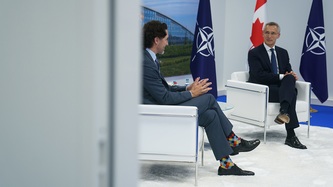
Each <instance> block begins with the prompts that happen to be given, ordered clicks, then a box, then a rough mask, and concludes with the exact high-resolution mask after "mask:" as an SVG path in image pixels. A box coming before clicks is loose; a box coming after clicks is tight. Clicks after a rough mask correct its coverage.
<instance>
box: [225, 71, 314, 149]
mask: <svg viewBox="0 0 333 187" xmlns="http://www.w3.org/2000/svg"><path fill="white" fill-rule="evenodd" d="M248 79H249V73H248V72H245V71H241V72H234V73H232V74H231V80H227V85H226V88H227V103H228V104H230V105H232V106H234V108H233V111H232V112H231V114H230V116H229V118H230V119H232V120H236V121H240V122H244V123H248V124H252V125H256V126H259V127H262V128H264V143H266V131H267V129H268V128H269V126H271V125H275V124H276V123H275V122H274V119H275V117H276V116H277V115H278V114H279V110H280V104H279V103H271V102H268V98H269V97H268V94H269V87H268V86H266V85H261V84H254V83H249V82H247V81H248ZM310 87H311V84H310V83H308V82H304V81H296V88H297V90H298V95H297V101H296V113H297V116H298V120H299V122H306V123H307V125H308V132H307V136H308V137H309V132H310V94H311V90H310Z"/></svg>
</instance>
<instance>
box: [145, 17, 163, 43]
mask: <svg viewBox="0 0 333 187" xmlns="http://www.w3.org/2000/svg"><path fill="white" fill-rule="evenodd" d="M167 29H168V26H167V24H165V23H162V22H160V21H156V20H152V21H149V22H147V23H146V24H145V25H144V26H143V48H144V49H145V48H151V47H152V46H153V42H154V39H155V37H159V38H164V37H165V36H166V35H167V33H166V30H167Z"/></svg>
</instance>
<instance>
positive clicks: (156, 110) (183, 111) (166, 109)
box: [139, 104, 198, 117]
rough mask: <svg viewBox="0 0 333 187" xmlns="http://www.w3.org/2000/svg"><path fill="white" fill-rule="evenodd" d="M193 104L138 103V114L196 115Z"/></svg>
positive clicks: (195, 108)
mask: <svg viewBox="0 0 333 187" xmlns="http://www.w3.org/2000/svg"><path fill="white" fill-rule="evenodd" d="M197 113H198V112H197V107H195V106H179V105H177V106H175V105H144V104H140V105H139V114H140V115H152V116H154V115H155V116H156V115H162V116H193V117H195V116H197Z"/></svg>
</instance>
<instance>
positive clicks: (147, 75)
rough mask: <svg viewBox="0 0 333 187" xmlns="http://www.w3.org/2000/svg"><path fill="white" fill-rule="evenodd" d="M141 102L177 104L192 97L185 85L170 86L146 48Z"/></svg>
mask: <svg viewBox="0 0 333 187" xmlns="http://www.w3.org/2000/svg"><path fill="white" fill-rule="evenodd" d="M143 75H144V76H143V104H161V105H177V104H180V103H183V102H185V101H188V100H190V99H192V95H191V93H190V92H189V91H186V87H185V86H170V85H169V84H168V83H167V82H166V80H165V79H164V77H163V76H162V75H161V73H160V72H159V70H158V67H157V65H156V63H155V62H154V60H153V58H152V57H151V55H150V54H149V52H148V51H147V50H144V53H143Z"/></svg>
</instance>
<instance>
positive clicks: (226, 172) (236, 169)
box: [217, 164, 254, 175]
mask: <svg viewBox="0 0 333 187" xmlns="http://www.w3.org/2000/svg"><path fill="white" fill-rule="evenodd" d="M217 174H218V175H254V172H252V171H246V170H242V169H241V168H239V167H238V166H237V165H236V164H235V165H234V166H232V168H230V169H223V168H222V167H219V169H218V171H217Z"/></svg>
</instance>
